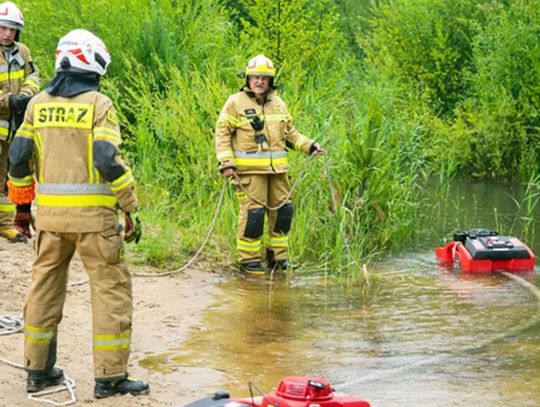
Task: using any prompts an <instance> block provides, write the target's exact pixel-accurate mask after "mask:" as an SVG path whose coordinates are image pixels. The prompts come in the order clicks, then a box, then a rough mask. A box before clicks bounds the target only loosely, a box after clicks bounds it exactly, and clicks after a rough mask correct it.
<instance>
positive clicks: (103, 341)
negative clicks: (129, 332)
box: [94, 338, 131, 346]
mask: <svg viewBox="0 0 540 407" xmlns="http://www.w3.org/2000/svg"><path fill="white" fill-rule="evenodd" d="M130 341H131V338H121V339H108V340H106V339H94V345H95V346H100V345H101V346H103V345H129V344H130Z"/></svg>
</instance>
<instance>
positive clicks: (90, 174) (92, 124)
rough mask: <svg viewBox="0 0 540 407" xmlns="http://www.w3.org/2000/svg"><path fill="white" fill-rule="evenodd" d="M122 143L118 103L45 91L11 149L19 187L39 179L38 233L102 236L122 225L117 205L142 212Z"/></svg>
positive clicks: (30, 108)
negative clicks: (118, 119) (41, 231)
mask: <svg viewBox="0 0 540 407" xmlns="http://www.w3.org/2000/svg"><path fill="white" fill-rule="evenodd" d="M120 143H121V137H120V129H119V125H118V121H117V118H116V112H115V110H114V107H113V105H112V102H111V101H110V99H109V98H108V97H107V96H105V95H103V94H101V93H99V92H97V91H88V92H85V93H81V94H79V95H77V96H73V97H69V98H66V97H60V96H51V95H49V94H48V93H46V92H41V93H40V94H38V95H37V96H35V97H34V98H33V99H32V100H31V101H30V103H29V104H28V107H27V109H26V115H25V119H24V122H23V124H22V125H21V127H20V128H19V130H18V131H17V134H16V135H15V138H14V139H13V142H12V144H11V148H10V150H9V159H10V174H9V178H10V181H11V183H12V185H13V186H14V187H15V188H17V187H19V188H27V187H28V186H29V185H32V182H33V179H36V180H37V191H36V192H37V198H36V203H37V213H36V228H37V229H38V230H47V231H51V232H75V233H77V232H100V231H103V230H105V229H109V228H111V227H116V226H117V225H118V214H117V211H116V206H117V205H118V206H119V207H120V209H122V210H123V211H125V212H132V211H134V210H135V209H136V207H137V198H136V195H135V182H134V179H133V176H132V173H131V170H130V168H129V167H128V166H127V165H126V164H125V163H124V161H123V160H122V158H121V155H120V150H119V146H120ZM34 159H35V162H34Z"/></svg>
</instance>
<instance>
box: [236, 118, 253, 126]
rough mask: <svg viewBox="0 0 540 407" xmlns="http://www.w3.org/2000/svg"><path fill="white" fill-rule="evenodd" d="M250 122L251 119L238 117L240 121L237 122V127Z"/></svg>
mask: <svg viewBox="0 0 540 407" xmlns="http://www.w3.org/2000/svg"><path fill="white" fill-rule="evenodd" d="M249 122H250V121H249V119H238V121H237V122H236V127H240V126H243V125H244V124H247V123H249Z"/></svg>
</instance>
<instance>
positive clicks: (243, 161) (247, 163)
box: [235, 157, 288, 167]
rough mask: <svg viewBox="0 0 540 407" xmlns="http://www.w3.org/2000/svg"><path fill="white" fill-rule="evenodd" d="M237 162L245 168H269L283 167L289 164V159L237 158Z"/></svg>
mask: <svg viewBox="0 0 540 407" xmlns="http://www.w3.org/2000/svg"><path fill="white" fill-rule="evenodd" d="M235 162H236V164H238V165H241V166H244V167H255V166H257V167H259V166H269V165H272V164H273V165H282V164H287V163H288V161H287V157H280V158H272V159H270V158H238V157H236V158H235Z"/></svg>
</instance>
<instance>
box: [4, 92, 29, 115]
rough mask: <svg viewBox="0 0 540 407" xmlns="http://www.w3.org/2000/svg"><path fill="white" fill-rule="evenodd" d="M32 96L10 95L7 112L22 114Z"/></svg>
mask: <svg viewBox="0 0 540 407" xmlns="http://www.w3.org/2000/svg"><path fill="white" fill-rule="evenodd" d="M30 99H32V96H27V95H10V96H9V110H11V111H12V112H15V113H19V114H21V113H24V111H25V110H26V106H27V105H28V102H30Z"/></svg>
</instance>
